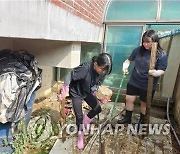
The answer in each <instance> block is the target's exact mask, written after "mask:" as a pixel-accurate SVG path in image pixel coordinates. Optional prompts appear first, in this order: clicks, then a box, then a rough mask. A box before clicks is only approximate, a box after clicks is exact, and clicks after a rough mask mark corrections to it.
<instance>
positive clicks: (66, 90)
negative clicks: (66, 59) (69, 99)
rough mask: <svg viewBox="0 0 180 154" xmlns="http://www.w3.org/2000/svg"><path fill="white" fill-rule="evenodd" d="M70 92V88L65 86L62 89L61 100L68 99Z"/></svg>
mask: <svg viewBox="0 0 180 154" xmlns="http://www.w3.org/2000/svg"><path fill="white" fill-rule="evenodd" d="M68 92H69V86H66V85H63V87H62V89H61V93H60V95H59V96H58V98H59V100H61V101H62V100H64V99H65V98H66V95H67V93H68Z"/></svg>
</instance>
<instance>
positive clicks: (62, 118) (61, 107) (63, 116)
mask: <svg viewBox="0 0 180 154" xmlns="http://www.w3.org/2000/svg"><path fill="white" fill-rule="evenodd" d="M65 101H66V100H62V101H59V111H60V119H59V120H60V124H61V127H62V128H63V130H62V142H64V141H66V127H65V124H66V114H65V111H64V109H65Z"/></svg>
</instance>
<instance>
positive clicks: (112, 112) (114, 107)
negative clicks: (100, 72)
mask: <svg viewBox="0 0 180 154" xmlns="http://www.w3.org/2000/svg"><path fill="white" fill-rule="evenodd" d="M125 78H126V74H125V73H123V76H122V79H121V82H120V85H119V89H118V93H117V95H116V99H115V102H114V105H113V108H112V110H111V118H112V117H113V114H114V110H115V109H116V106H117V101H118V98H119V95H120V91H121V88H122V85H123V82H124V79H125Z"/></svg>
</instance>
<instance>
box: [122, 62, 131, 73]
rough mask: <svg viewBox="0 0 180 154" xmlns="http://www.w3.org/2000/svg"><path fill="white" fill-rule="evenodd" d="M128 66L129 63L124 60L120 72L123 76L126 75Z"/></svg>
mask: <svg viewBox="0 0 180 154" xmlns="http://www.w3.org/2000/svg"><path fill="white" fill-rule="evenodd" d="M129 65H130V61H129V60H128V59H127V60H125V62H124V63H123V68H122V71H123V73H124V74H128V73H129V72H128V67H129Z"/></svg>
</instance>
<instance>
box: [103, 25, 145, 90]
mask: <svg viewBox="0 0 180 154" xmlns="http://www.w3.org/2000/svg"><path fill="white" fill-rule="evenodd" d="M141 34H142V26H108V28H107V35H106V36H107V37H106V38H107V39H106V52H107V53H109V54H111V56H112V59H113V68H112V73H111V74H110V75H109V76H108V77H107V78H106V80H105V81H104V84H105V85H107V86H110V87H116V88H118V87H119V84H120V80H121V78H122V75H123V74H122V64H123V62H124V61H125V60H126V59H127V58H128V57H129V56H130V54H131V52H132V50H133V49H134V48H136V47H137V46H139V44H140V40H141ZM131 70H132V66H131V67H130V71H131ZM128 80H129V75H127V78H126V81H125V82H124V84H123V88H124V89H126V83H127V81H128Z"/></svg>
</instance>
